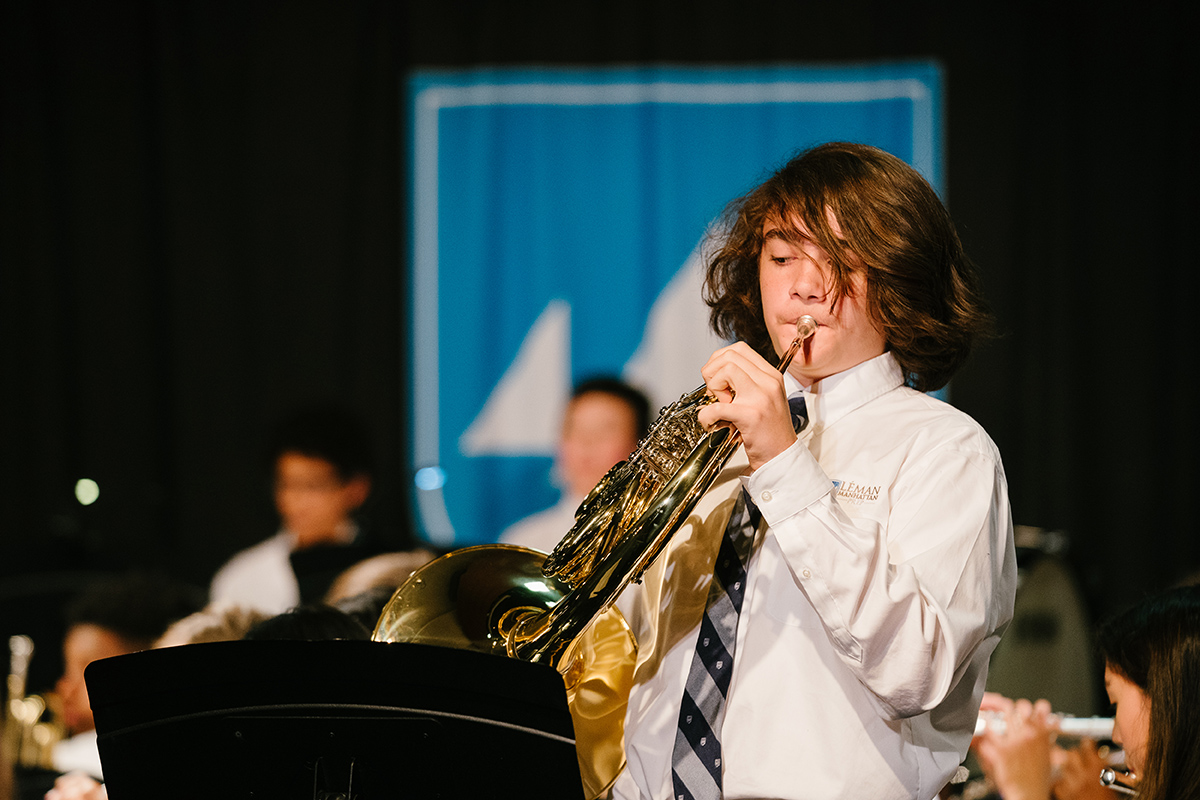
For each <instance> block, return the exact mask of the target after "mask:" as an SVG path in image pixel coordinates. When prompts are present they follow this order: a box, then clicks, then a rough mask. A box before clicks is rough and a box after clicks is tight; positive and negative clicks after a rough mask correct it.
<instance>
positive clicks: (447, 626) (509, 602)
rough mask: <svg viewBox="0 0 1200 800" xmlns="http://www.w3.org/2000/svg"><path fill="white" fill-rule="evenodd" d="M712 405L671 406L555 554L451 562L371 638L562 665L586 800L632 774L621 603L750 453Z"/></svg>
mask: <svg viewBox="0 0 1200 800" xmlns="http://www.w3.org/2000/svg"><path fill="white" fill-rule="evenodd" d="M816 330H817V323H816V321H815V320H813V318H812V317H810V316H807V315H806V316H803V317H800V319H799V320H797V323H796V336H795V339H794V340H793V341H792V343H791V346H790V347H789V348H788V350H787V352H785V353H784V354H783V357H782V358H781V359H780V360H779V364H778V366H777V369H778V370H779V371H780V372H781V373H782V372H786V371H787V368H788V366H790V364H791V362H792V359H793V358H794V357H795V355H796V353H797V352H799V350H800V348H801V346H802V345H803V344H804V342H805V340H807V339H808V338H809V337H811V336H812V335H813V333H815V332H816ZM712 402H715V399H714V398H713V397H712V396H711V395H710V394H709V393H708V391H707V387H705V386H704V385H701V386H700V387H698V388H697V389H695V390H694V391H692V392H690V393H688V394H685V395H683V396H682V397H680V398H679V399H678V400H676V401H675V402H674V403H672V404H671V405H669V406H667V407H666V408H664V409H663V410H662V411H661V413H660V414H659V416H658V419H656V420H655V422H654V424H653V425H652V426H651V427H650V430H649V431H648V432H647V434H646V436H645V437H644V438H643V439H642V441H641V442H639V443H638V447H637V449H636V450H635V451H634V452H633V453H632V454H631V455H630V456H629V458H628V459H626V460H625V461H622V462H620V463H618V464H617V465H615V466H614V467H613V468H612V469H610V470H609V471H608V473H607V474H606V475H605V476H604V477H603V478H601V480H600V482H599V483H597V484H596V486H595V487H594V488H593V489H592V490H591V492H589V493H588V495H587V497H585V498H584V500H583V502H582V503H581V504H580V506H579V508H578V510H577V511H576V512H575V524H574V525H573V526H572V528H571V530H570V531H568V532H567V533H566V535H565V536H564V537H563V538H562V540H561V541H559V543H558V545H557V546H556V547H555V548H554V550H553V552H551V553H550V554H549V555H545V554H543V553H539V552H537V551H534V550H529V549H527V548H523V547H515V546H512V545H499V544H497V545H481V546H478V547H468V548H463V549H461V550H455V551H452V552H450V553H448V554H447V555H444V556H442V557H441V558H438V559H436V560H434V561H432V562H430V563H429V564H426V565H425V566H424V567H422V568H421V569H419V570H417V571H416V572H414V573H413V574H412V576H411V577H409V579H408V580H407V581H406V582H405V583H404V584H403V585H402V586H400V588H399V589H397V590H396V592H395V594H394V595H393V596H392V599H391V600H390V601H389V602H388V604H387V606H386V607H385V608H384V610H383V614H382V615H381V616H380V618H379V622H378V623H377V624H376V626H375V631H374V633H373V634H372V637H371V638H372V639H374V640H375V641H381V642H420V643H424V644H434V645H441V646H446V647H455V648H459V649H468V650H481V651H484V652H490V653H496V654H501V655H505V656H508V657H511V658H518V659H521V660H524V661H531V662H537V663H544V664H549V665H550V666H553V667H554V668H555V669H557V670H558V672H559V673H560V674H562V676H563V679H564V682H565V684H566V689H567V703H568V705H569V706H570V710H571V717H572V721H573V722H574V725H575V741H576V751H577V753H578V756H579V766H580V773H581V775H582V778H583V787H584V793H585V796H586V797H588V798H596V797H599V796H600V795H602V794H603V793H604V792H605V791H607V789H608V787H609V786H610V785H611V784H612V782H613V781H614V780H616V777H617V775H618V774H619V773H620V771H621V769H622V768H623V767H624V763H625V753H624V741H623V740H624V724H625V707H626V705H627V703H628V700H629V691H630V689H631V688H632V685H633V668H634V665H635V662H636V659H637V643H636V641H635V640H634V637H633V634H632V633H631V631H630V630H629V626H628V624H626V622H625V619H624V618H623V617H622V615H621V613H620V612H619V611H618V610H617V609H616V608H614V607H613V602H614V601H615V600H616V598H617V596H618V595H619V594H620V593H621V591H622V590H623V589H624V588H625V587H626V586H628V585H629V583H631V582H634V581H640V580H641V576H642V574H643V573H644V572H645V571H646V569H647V568H648V567H649V566H650V564H651V563H652V562H653V561H654V559H655V557H656V556H658V554H659V553H661V552H662V550H663V549H664V548H665V547H666V545H667V542H668V541H669V540H670V538H671V536H672V535H673V534H674V533H675V531H676V530H678V529H679V527H680V526H681V525H682V524H683V521H684V520H686V519H687V516H688V514H689V513H690V512H691V510H692V509H693V508H694V507H695V505H696V503H697V502H698V501H699V500H700V498H701V497H702V496H703V495H704V493H705V492H707V491H708V489H709V488H710V487H711V486H712V484H713V482H714V481H715V480H716V477H717V475H718V474H719V473H720V472H721V470H722V469H723V468H724V466H725V464H726V463H727V462H728V461H729V458H730V457H731V456H732V455H733V454H734V453H735V452H736V451H737V448H738V447H739V446H740V445H741V435H740V434H739V433H738V431H737V430H736V429H734V428H732V427H728V426H721V427H717V428H715V429H714V430H712V431H705V430H704V429H703V428H702V427H701V426H700V424H699V423H698V422H697V420H696V414H697V412H698V411H699V410H700V409H701V408H702V407H703V406H705V405H707V404H709V403H712Z"/></svg>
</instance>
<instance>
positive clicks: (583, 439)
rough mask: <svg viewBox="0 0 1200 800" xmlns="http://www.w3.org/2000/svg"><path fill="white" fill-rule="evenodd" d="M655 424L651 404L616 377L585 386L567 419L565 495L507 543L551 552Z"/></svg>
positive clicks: (504, 537) (560, 457)
mask: <svg viewBox="0 0 1200 800" xmlns="http://www.w3.org/2000/svg"><path fill="white" fill-rule="evenodd" d="M649 425H650V401H649V400H647V399H646V396H645V395H644V394H643V393H642V392H641V391H639V390H638V389H635V388H634V387H633V386H630V385H629V384H627V383H625V382H623V381H621V380H618V379H616V378H610V377H595V378H591V379H588V380H585V381H582V382H580V383H579V384H577V385H576V386H575V389H574V390H573V391H572V392H571V401H570V402H569V403H568V404H567V411H566V414H564V416H563V424H562V435H561V437H560V439H559V444H558V454H557V457H556V459H555V469H556V471H557V474H558V479H559V480H560V481H561V489H562V496H561V499H560V500H559V501H558V503H556V504H555V505H553V506H551V507H550V508H548V509H545V510H544V511H539V512H538V513H536V514H532V515H530V516H528V517H526V518H524V519H522V520H518V521H517V522H515V523H513V524H512V525H510V526H509V527H508V528H506V529H505V530H504V532H503V533H502V534H501V535H500V541H501V543H503V544H515V545H520V546H522V547H529V548H532V549H534V550H541V551H543V552H550V551H551V550H553V549H554V546H555V545H556V544H558V541H559V540H560V539H561V538H562V537H563V536H564V535H565V534H566V533H567V531H569V530H570V529H571V527H572V526H573V525H574V524H575V511H576V509H578V508H579V504H580V502H582V501H583V498H584V497H586V496H587V493H588V492H590V491H591V490H592V487H593V486H595V485H596V484H597V483H599V482H600V479H601V478H603V477H604V474H605V473H606V472H608V470H609V469H610V468H611V467H612V466H613V465H614V464H616V463H617V462H619V461H623V460H624V459H626V458H628V457H629V454H630V453H632V452H633V451H634V449H635V448H636V447H637V443H638V440H639V439H641V438H642V437H643V436H645V434H646V430H647V428H648V427H649Z"/></svg>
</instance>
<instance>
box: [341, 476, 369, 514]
mask: <svg viewBox="0 0 1200 800" xmlns="http://www.w3.org/2000/svg"><path fill="white" fill-rule="evenodd" d="M346 493H347V497H348V499H349V500H350V502H351V503H353V507H354V508H358V507H359V506H361V505H362V504H363V503H365V502H367V496H368V495H370V494H371V479H370V478H368V477H367V476H366V475H355V476H354V477H353V478H351V479H350V480H348V481H346Z"/></svg>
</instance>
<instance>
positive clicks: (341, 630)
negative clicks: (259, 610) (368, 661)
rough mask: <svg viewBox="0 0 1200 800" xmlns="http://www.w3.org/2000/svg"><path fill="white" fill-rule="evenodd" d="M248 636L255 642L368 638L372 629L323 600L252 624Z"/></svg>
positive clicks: (247, 637)
mask: <svg viewBox="0 0 1200 800" xmlns="http://www.w3.org/2000/svg"><path fill="white" fill-rule="evenodd" d="M245 638H246V639H249V640H252V641H271V640H274V641H278V640H292V641H305V642H320V641H329V640H331V639H359V640H363V641H366V640H368V639H370V638H371V631H369V630H368V629H367V628H366V626H365V625H363V624H362V623H361V622H359V621H358V620H357V619H355V618H354V617H352V616H351V615H349V614H347V613H346V612H344V611H339V610H338V609H336V608H333V607H331V606H327V605H324V604H321V603H311V604H306V605H299V606H296V607H295V608H293V609H291V610H289V611H285V612H283V613H282V614H277V615H275V616H274V617H271V618H270V619H265V620H263V621H262V622H260V623H258V624H257V625H255V626H254V627H252V628H251V629H250V631H249V632H248V633H247V634H246V636H245Z"/></svg>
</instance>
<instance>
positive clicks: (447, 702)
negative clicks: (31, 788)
mask: <svg viewBox="0 0 1200 800" xmlns="http://www.w3.org/2000/svg"><path fill="white" fill-rule="evenodd" d="M86 679H87V685H88V694H89V696H90V698H91V703H92V709H93V711H94V712H95V718H96V730H97V732H98V734H99V747H100V758H101V762H102V763H103V766H104V777H105V782H106V784H107V786H108V792H109V797H111V798H112V800H142V799H143V798H145V800H151V798H153V800H160V799H161V798H163V797H173V798H181V799H182V800H191V798H197V800H198V799H199V798H205V800H209V798H213V797H220V798H254V800H263V799H264V798H265V799H266V800H276V798H278V799H279V800H284V799H285V798H286V799H287V800H309V799H310V798H311V799H312V800H375V798H389V799H390V798H401V797H414V798H445V799H446V800H458V799H459V798H468V797H470V798H479V797H488V798H527V797H530V796H536V797H547V798H572V799H573V800H579V798H582V797H583V788H582V781H581V779H580V773H579V763H578V760H577V758H576V753H575V738H574V731H573V726H572V723H571V717H570V712H569V710H568V708H567V701H566V692H565V689H564V687H563V681H562V677H561V676H560V675H559V674H558V673H557V672H556V671H555V670H554V669H552V668H550V667H547V666H543V665H540V664H531V663H528V662H524V661H517V660H514V659H509V658H504V657H501V656H494V655H488V654H485V653H477V652H471V651H466V650H453V649H449V648H442V647H433V646H429V645H419V644H383V643H379V642H351V641H336V642H287V641H243V642H217V643H211V644H194V645H184V646H182V647H171V648H166V649H162V650H148V651H145V652H141V653H133V654H131V655H125V656H118V657H116V658H108V659H104V660H102V661H96V662H94V663H93V664H92V665H91V666H89V667H88V668H87V671H86Z"/></svg>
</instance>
